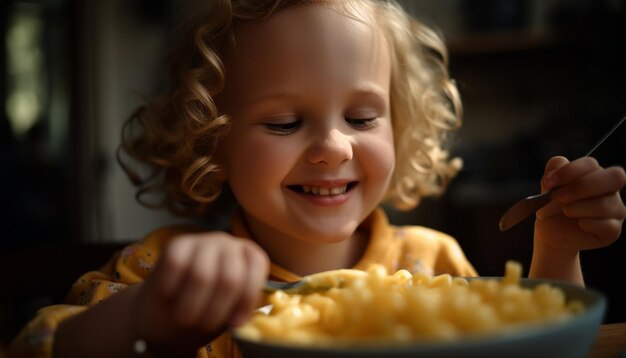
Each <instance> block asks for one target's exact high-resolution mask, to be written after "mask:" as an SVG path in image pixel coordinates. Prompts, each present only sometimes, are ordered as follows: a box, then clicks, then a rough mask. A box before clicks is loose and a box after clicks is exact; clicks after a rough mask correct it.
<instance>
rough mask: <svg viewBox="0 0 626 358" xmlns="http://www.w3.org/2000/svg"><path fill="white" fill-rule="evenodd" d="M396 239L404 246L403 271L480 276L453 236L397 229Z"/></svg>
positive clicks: (410, 228) (419, 229) (434, 231)
mask: <svg viewBox="0 0 626 358" xmlns="http://www.w3.org/2000/svg"><path fill="white" fill-rule="evenodd" d="M395 236H396V237H397V238H399V239H400V241H401V242H402V243H403V248H402V250H401V251H402V254H401V258H400V260H399V261H400V264H399V268H404V269H407V270H409V272H411V273H416V272H423V273H426V274H429V275H440V274H450V275H452V276H461V277H475V276H478V273H477V272H476V270H475V269H474V266H472V264H471V263H470V262H469V260H468V259H467V257H466V256H465V253H464V252H463V250H462V249H461V246H460V245H459V243H458V242H457V241H456V240H455V239H454V238H453V237H451V236H449V235H446V234H444V233H442V232H440V231H437V230H433V229H429V228H426V227H422V226H406V227H401V228H399V229H397V230H396V233H395Z"/></svg>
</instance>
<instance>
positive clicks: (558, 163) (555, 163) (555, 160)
mask: <svg viewBox="0 0 626 358" xmlns="http://www.w3.org/2000/svg"><path fill="white" fill-rule="evenodd" d="M568 163H569V160H567V158H565V157H552V158H550V160H548V162H547V163H546V167H545V169H544V173H543V178H542V180H541V192H542V193H543V192H545V191H548V190H550V189H552V188H553V187H554V185H555V181H557V180H558V178H557V177H556V174H555V172H556V170H557V169H559V168H561V167H563V166H564V165H566V164H568Z"/></svg>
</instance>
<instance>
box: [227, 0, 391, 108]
mask: <svg viewBox="0 0 626 358" xmlns="http://www.w3.org/2000/svg"><path fill="white" fill-rule="evenodd" d="M235 39H236V41H235V44H236V46H235V49H234V52H233V55H232V57H231V60H230V61H229V65H228V66H227V77H229V78H230V80H227V89H228V86H229V82H231V84H232V82H235V83H239V84H240V85H241V84H245V86H238V87H240V88H237V93H238V96H239V95H243V96H245V95H246V93H245V91H246V90H250V91H254V92H255V93H256V92H257V90H258V88H255V86H256V85H258V86H261V87H266V86H267V84H268V83H282V84H289V83H293V81H295V80H296V79H297V80H298V81H306V82H307V83H312V84H314V83H316V82H319V81H321V80H323V79H328V80H332V81H337V80H341V79H345V80H346V81H354V80H355V79H356V78H361V79H364V80H367V81H370V82H377V83H385V82H388V81H389V80H388V76H389V69H388V68H389V66H390V64H389V58H388V57H389V51H388V48H387V44H386V42H385V37H384V36H383V35H382V33H381V32H380V31H379V30H378V28H377V27H376V26H375V25H373V22H372V21H369V20H368V19H367V18H366V17H365V13H357V12H356V11H347V10H345V11H344V10H342V9H339V8H336V7H331V6H326V5H323V4H319V3H313V4H304V5H293V6H289V7H287V8H285V9H282V10H280V11H278V12H276V13H275V14H273V15H271V16H270V17H268V18H266V19H260V20H254V21H248V22H241V23H240V24H238V26H237V29H236V33H235Z"/></svg>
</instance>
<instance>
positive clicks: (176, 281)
mask: <svg viewBox="0 0 626 358" xmlns="http://www.w3.org/2000/svg"><path fill="white" fill-rule="evenodd" d="M193 250H194V245H193V241H192V240H190V239H188V238H183V237H181V238H179V239H176V240H174V241H173V242H172V243H171V244H170V245H168V246H167V247H166V249H165V252H164V253H163V255H162V256H161V259H160V260H159V263H158V265H157V267H156V269H155V272H154V275H153V276H154V280H155V281H156V282H155V284H156V285H157V288H158V292H159V293H160V294H162V295H164V296H165V297H171V296H172V295H173V294H174V293H175V292H176V290H177V288H178V287H180V286H181V284H182V281H183V280H184V277H185V275H186V273H187V270H188V269H189V264H190V262H191V257H192V256H193Z"/></svg>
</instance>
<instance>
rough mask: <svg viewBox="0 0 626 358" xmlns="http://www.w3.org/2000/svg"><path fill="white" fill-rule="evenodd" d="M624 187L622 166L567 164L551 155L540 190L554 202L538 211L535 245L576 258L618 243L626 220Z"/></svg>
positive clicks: (588, 162) (590, 162) (590, 161)
mask: <svg viewBox="0 0 626 358" xmlns="http://www.w3.org/2000/svg"><path fill="white" fill-rule="evenodd" d="M624 185H626V173H625V172H624V169H623V168H621V167H609V168H603V167H601V166H600V165H599V164H598V162H597V161H596V160H595V159H594V158H591V157H584V158H580V159H577V160H574V161H572V162H569V161H568V160H567V159H566V158H564V157H553V158H551V159H550V160H549V161H548V163H547V164H546V168H545V173H544V176H543V178H542V180H541V190H542V192H544V191H547V190H550V189H553V188H554V189H555V194H554V197H553V200H552V202H551V203H550V204H548V205H546V206H545V207H543V208H542V209H540V210H539V211H537V218H536V221H535V245H541V246H542V247H545V248H549V249H551V250H558V251H560V252H562V253H567V252H570V253H571V254H577V252H578V251H581V250H588V249H595V248H600V247H604V246H607V245H610V244H611V243H613V242H614V241H616V240H617V239H618V238H619V236H620V234H621V230H622V223H623V222H624V218H625V217H626V207H625V206H624V202H623V201H622V199H621V197H620V193H619V191H620V190H621V189H622V188H623V187H624Z"/></svg>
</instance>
